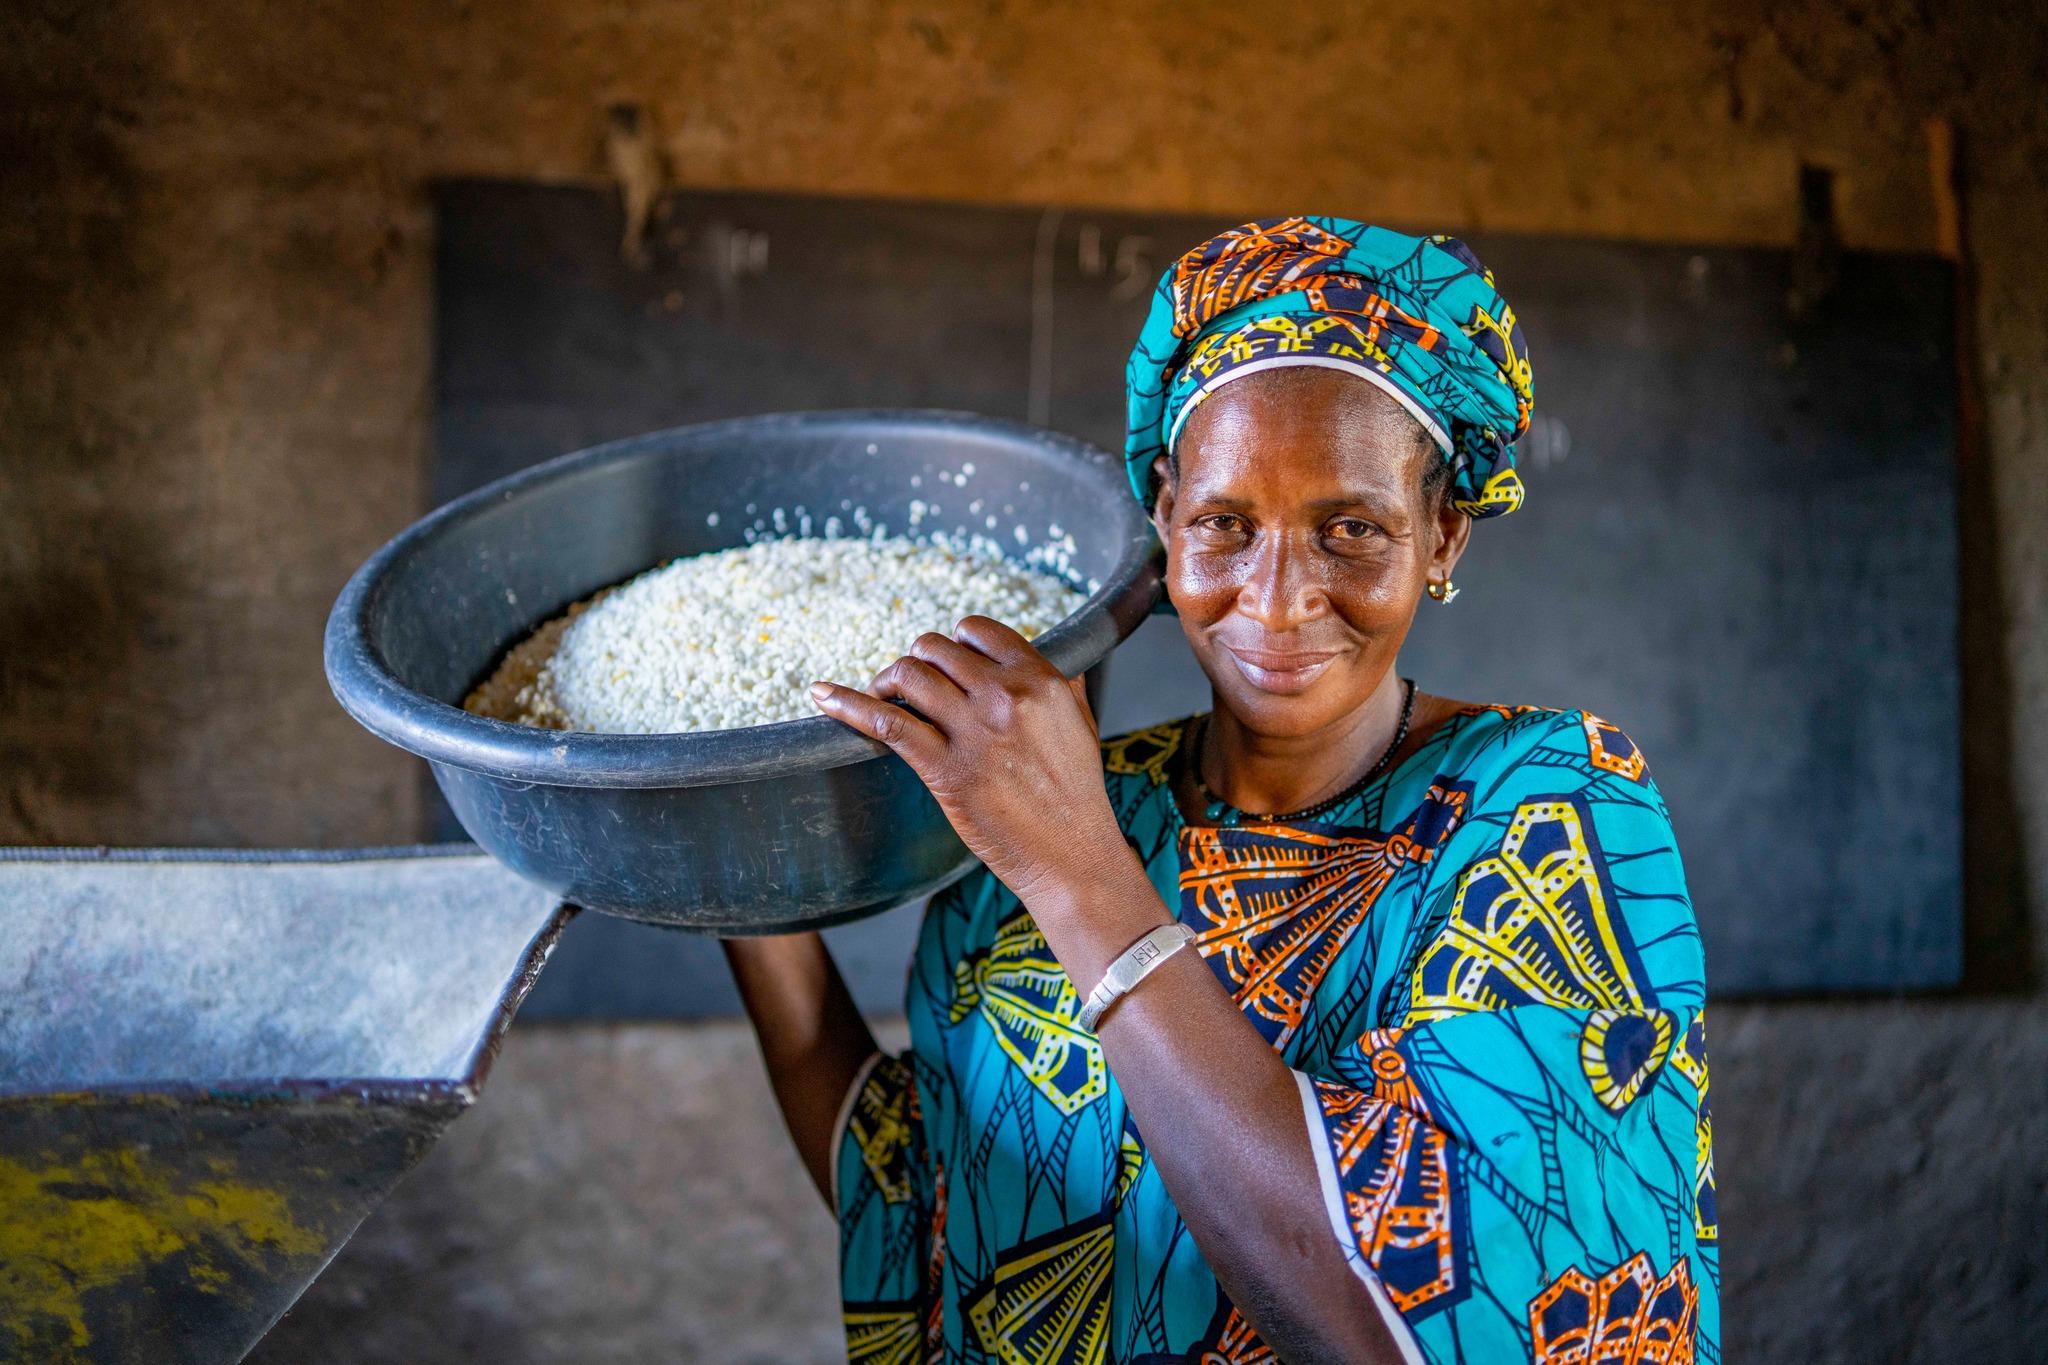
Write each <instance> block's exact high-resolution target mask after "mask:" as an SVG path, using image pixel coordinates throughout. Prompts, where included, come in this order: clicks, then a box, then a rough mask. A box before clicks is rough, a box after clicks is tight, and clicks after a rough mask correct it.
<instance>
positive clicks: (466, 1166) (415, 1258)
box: [251, 1004, 2048, 1365]
mask: <svg viewBox="0 0 2048 1365" xmlns="http://www.w3.org/2000/svg"><path fill="white" fill-rule="evenodd" d="M2016 1022H2017V1023H2018V1024H2019V1026H2018V1027H2015V1026H2014V1025H2015V1023H2016ZM1709 1028H1710V1034H1711V1037H1712V1040H1713V1055H1714V1075H1715V1078H1716V1079H1715V1081H1714V1086H1713V1091H1712V1095H1713V1103H1714V1117H1715V1131H1716V1161H1717V1167H1718V1171H1719V1175H1720V1192H1721V1208H1722V1215H1723V1221H1722V1227H1723V1229H1724V1232H1723V1247H1724V1251H1723V1255H1724V1258H1725V1260H1724V1270H1723V1285H1724V1311H1725V1315H1726V1322H1727V1329H1726V1337H1725V1339H1724V1343H1723V1345H1724V1358H1725V1359H1727V1360H1731V1361H1738V1362H1751V1361H1755V1362H1778V1361H1787V1362H1791V1361H1797V1362H1802V1363H1803V1365H1835V1363H1838V1365H1882V1363H1884V1362H1930V1365H1932V1363H1936V1362H1940V1363H1945V1362H1950V1361H1971V1362H1978V1363H1979V1365H2002V1363H2003V1362H2011V1363H2012V1365H2037V1363H2038V1362H2039V1361H2040V1360H2041V1359H2042V1354H2041V1343H2042V1342H2043V1341H2048V1236H2044V1235H2043V1233H2042V1231H2041V1230H2042V1229H2043V1228H2048V1176H2044V1170H2048V1168H2044V1166H2043V1164H2042V1161H2041V1158H2040V1153H2041V1152H2043V1151H2044V1150H2048V1114H2044V1106H2043V1105H2042V1103H2041V1099H2042V1094H2043V1090H2044V1087H2048V1083H2044V1081H2043V1079H2042V1078H2043V1077H2044V1076H2048V1010H2043V1009H2033V1010H2030V1011H2027V1012H2024V1013H2020V1014H2017V1015H2016V1013H2015V1011H2013V1010H2011V1009H2010V1008H2007V1007H2001V1006H1989V1005H1987V1006H1983V1007H1962V1006H1957V1005H1954V1004H1946V1005H1908V1004H1878V1005H1872V1006H1869V1007H1867V1008H1865V1009H1863V1010H1859V1011H1857V1012H1855V1013H1854V1014H1845V1013H1844V1012H1842V1011H1840V1010H1839V1009H1834V1008H1831V1007H1828V1006H1825V1005H1814V1006H1782V1005H1781V1006H1772V1007H1756V1006H1748V1007H1743V1006H1716V1007H1714V1009H1713V1010H1712V1011H1710V1023H1709ZM900 1038H901V1031H900V1027H899V1028H898V1029H897V1030H895V1031H894V1033H893V1035H892V1036H891V1045H900ZM836 1255H837V1247H836V1241H835V1234H834V1230H833V1226H832V1223H831V1220H830V1219H829V1218H828V1217H827V1216H826V1213H825V1210H824V1206H823V1204H822V1203H821V1202H820V1201H819V1199H818V1198H817V1196H816V1194H815V1193H814V1192H813V1191H812V1190H811V1188H810V1185H809V1184H808V1182H807V1181H806V1180H805V1178H804V1175H803V1172H802V1170H801V1168H800V1167H799V1166H798V1164H797V1161H796V1158H795V1155H794V1153H793V1151H792V1149H791V1148H790V1146H789V1144H788V1140H787V1138H786V1137H785V1135H784V1133H783V1130H782V1124H781V1120H780V1118H779V1116H778V1115H777V1114H776V1112H775V1109H774V1106H773V1103H772V1101H771V1100H770V1098H769V1095H768V1090H767V1085H766V1083H765V1081H764V1080H763V1079H762V1076H761V1073H760V1064H759V1061H758V1060H757V1058H756V1055H755V1052H754V1045H753V1040H752V1037H751V1035H750V1034H749V1033H748V1031H747V1029H746V1027H745V1026H744V1025H743V1024H738V1023H734V1022H729V1021H721V1022H716V1023H705V1024H644V1025H623V1026H618V1025H596V1024H575V1025H567V1024H530V1025H528V1026H527V1027H525V1028H515V1029H514V1031H513V1033H512V1035H511V1036H510V1038H509V1039H508V1040H507V1045H506V1048H505V1052H504V1055H503V1058H502V1060H501V1061H500V1063H499V1066H498V1069H497V1070H496V1072H495V1073H494V1074H493V1075H492V1077H491V1081H490V1087H489V1089H488V1091H487V1092H486V1094H485V1097H484V1099H483V1101H482V1102H481V1103H480V1104H479V1106H478V1107H477V1109H476V1110H475V1112H474V1113H472V1114H471V1115H469V1116H468V1117H467V1118H465V1119H463V1120H462V1121H461V1122H460V1123H458V1124H457V1125H456V1126H455V1128H454V1129H453V1130H452V1131H451V1133H450V1134H449V1136H448V1137H447V1138H446V1139H445V1140H444V1141H443V1143H442V1145H441V1146H440V1148H439V1149H438V1150H436V1151H435V1152H434V1153H433V1155H432V1156H430V1157H429V1158H428V1159H427V1161H426V1162H425V1163H424V1164H423V1165H422V1166H421V1167H420V1168H419V1170H418V1171H416V1172H415V1173H414V1174H413V1175H412V1176H411V1177H410V1178H409V1179H408V1180H407V1181H406V1183H405V1184H404V1185H403V1186H401V1187H400V1189H399V1190H398V1192H397V1194H396V1195H395V1196H394V1197H393V1198H392V1200H391V1201H390V1203H389V1204H387V1205H386V1206H385V1207H384V1209H383V1210H381V1211H380V1212H379V1213H377V1214H375V1215H373V1216H372V1217H371V1219H370V1220H369V1222H368V1223H366V1224H365V1225H364V1227H363V1229H362V1231H361V1232H360V1233H359V1234H358V1235H357V1237H356V1239H355V1241H354V1242H353V1243H351V1244H350V1245H349V1247H348V1248H347V1249H346V1250H344V1251H343V1252H342V1254H341V1255H340V1257H339V1258H337V1260H336V1261H335V1263H334V1265H333V1266H332V1267H330V1269H329V1270H328V1272H327V1274H326V1275H325V1276H323V1277H322V1278H321V1279H320V1280H319V1281H318V1282H316V1283H315V1284H314V1286H313V1288H312V1289H311V1290H310V1291H309V1292H308V1293H307V1295H306V1296H305V1298H304V1299H302V1300H301V1301H300V1303H299V1305H298V1307H297V1308H295V1309H294V1310H293V1311H292V1312H291V1313H290V1314H289V1315H288V1316H287V1317H286V1318H285V1320H284V1321H283V1323H281V1324H280V1325H279V1326H278V1328H277V1329H276V1330H275V1331H274V1332H273V1333H272V1334H271V1336H270V1337H269V1338H268V1339H267V1340H266V1341H265V1342H264V1343H263V1344H262V1345H261V1346H259V1347H258V1348H257V1350H256V1352H255V1354H254V1355H253V1356H252V1357H251V1360H252V1361H253V1362H256V1365H285V1362H303V1363H305V1365H371V1363H372V1362H376V1363H377V1365H383V1363H384V1362H392V1361H405V1362H408V1365H442V1362H447V1365H456V1362H465V1363H466V1362H474V1361H490V1362H493V1365H524V1363H525V1362H543V1361H548V1362H557V1361H574V1362H590V1363H591V1365H601V1363H603V1362H643V1361H645V1362H654V1361H696V1360H705V1361H709V1360H717V1361H725V1362H751V1361H763V1362H765V1361H784V1362H795V1361H827V1360H838V1359H843V1358H844V1356H843V1346H842V1344H841V1340H840V1336H839V1327H838V1321H837V1316H836V1288H835V1278H834V1276H835V1262H836Z"/></svg>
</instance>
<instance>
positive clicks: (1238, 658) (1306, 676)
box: [1223, 645, 1337, 695]
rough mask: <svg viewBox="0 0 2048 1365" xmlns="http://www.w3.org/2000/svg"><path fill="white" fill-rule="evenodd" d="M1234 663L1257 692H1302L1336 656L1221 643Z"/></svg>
mask: <svg viewBox="0 0 2048 1365" xmlns="http://www.w3.org/2000/svg"><path fill="white" fill-rule="evenodd" d="M1223 648H1224V651H1225V652H1226V653H1228V654H1229V655H1230V657H1231V659H1232V660H1234V661H1235V662H1236V664H1237V670H1238V672H1240V673H1242V674H1244V676H1245V680H1246V681H1247V682H1249V683H1250V684H1251V685H1252V686H1253V687H1256V688H1258V689H1259V690H1260V691H1261V692H1275V693H1279V694H1281V695H1292V694H1294V693H1297V692H1304V691H1307V690H1308V687H1309V685H1310V684H1311V683H1313V682H1314V681H1315V680H1316V679H1317V678H1318V677H1320V676H1322V673H1323V670H1324V669H1325V668H1327V667H1329V665H1330V661H1331V660H1332V659H1334V658H1336V657H1337V655H1336V653H1335V652H1334V651H1323V650H1289V651H1281V650H1274V649H1249V648H1246V647H1244V646H1242V645H1225V646H1223Z"/></svg>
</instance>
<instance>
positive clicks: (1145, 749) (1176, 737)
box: [1102, 721, 1186, 787]
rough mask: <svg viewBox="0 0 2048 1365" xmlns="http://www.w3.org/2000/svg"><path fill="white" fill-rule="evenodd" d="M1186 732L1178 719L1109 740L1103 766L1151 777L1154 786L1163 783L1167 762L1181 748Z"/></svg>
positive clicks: (1107, 770) (1104, 745)
mask: <svg viewBox="0 0 2048 1365" xmlns="http://www.w3.org/2000/svg"><path fill="white" fill-rule="evenodd" d="M1185 733H1186V727H1185V726H1183V725H1181V724H1180V723H1179V722H1178V721H1174V722H1170V723H1168V724H1165V725H1154V726H1151V727H1149V728H1147V729H1144V730H1133V731H1132V732H1131V733H1130V734H1128V735H1120V736H1118V737H1117V738H1115V739H1111V740H1105V741H1104V742H1103V745H1102V770H1103V771H1104V772H1106V773H1116V774H1121V775H1124V776H1130V777H1138V776H1143V777H1147V778H1150V779H1151V781H1152V785H1153V786H1155V787H1157V786H1160V785H1162V784H1163V783H1164V782H1165V781H1166V776H1167V773H1166V765H1167V764H1168V763H1170V762H1171V761H1172V760H1173V756H1174V754H1176V753H1178V752H1179V751H1180V742H1181V737H1182V736H1183V735H1184V734H1185Z"/></svg>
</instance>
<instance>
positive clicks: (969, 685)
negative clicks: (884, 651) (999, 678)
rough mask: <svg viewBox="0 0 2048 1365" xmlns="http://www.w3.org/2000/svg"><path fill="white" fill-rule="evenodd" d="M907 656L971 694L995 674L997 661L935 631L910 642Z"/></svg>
mask: <svg viewBox="0 0 2048 1365" xmlns="http://www.w3.org/2000/svg"><path fill="white" fill-rule="evenodd" d="M906 657H908V658H912V659H922V660H923V661H924V662H925V663H927V664H929V665H930V666H931V667H933V668H936V669H937V670H939V672H941V673H943V674H945V675H946V677H947V678H949V679H951V681H952V683H953V685H954V686H956V687H958V688H959V689H960V690H961V691H962V692H968V691H972V690H973V689H974V688H975V687H976V686H978V685H980V684H982V683H986V682H989V681H990V680H991V679H992V678H993V677H994V675H995V671H996V661H994V660H992V659H991V657H990V656H989V655H986V654H983V653H981V652H980V651H979V650H975V649H971V648H969V647H968V646H966V645H964V644H961V643H960V642H959V641H958V640H953V639H949V638H947V637H946V636H944V635H940V634H939V633H938V632H936V631H927V632H926V633H924V634H923V635H920V636H918V637H917V638H916V639H915V640H912V641H911V642H910V649H909V651H908V653H907V655H906Z"/></svg>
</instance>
